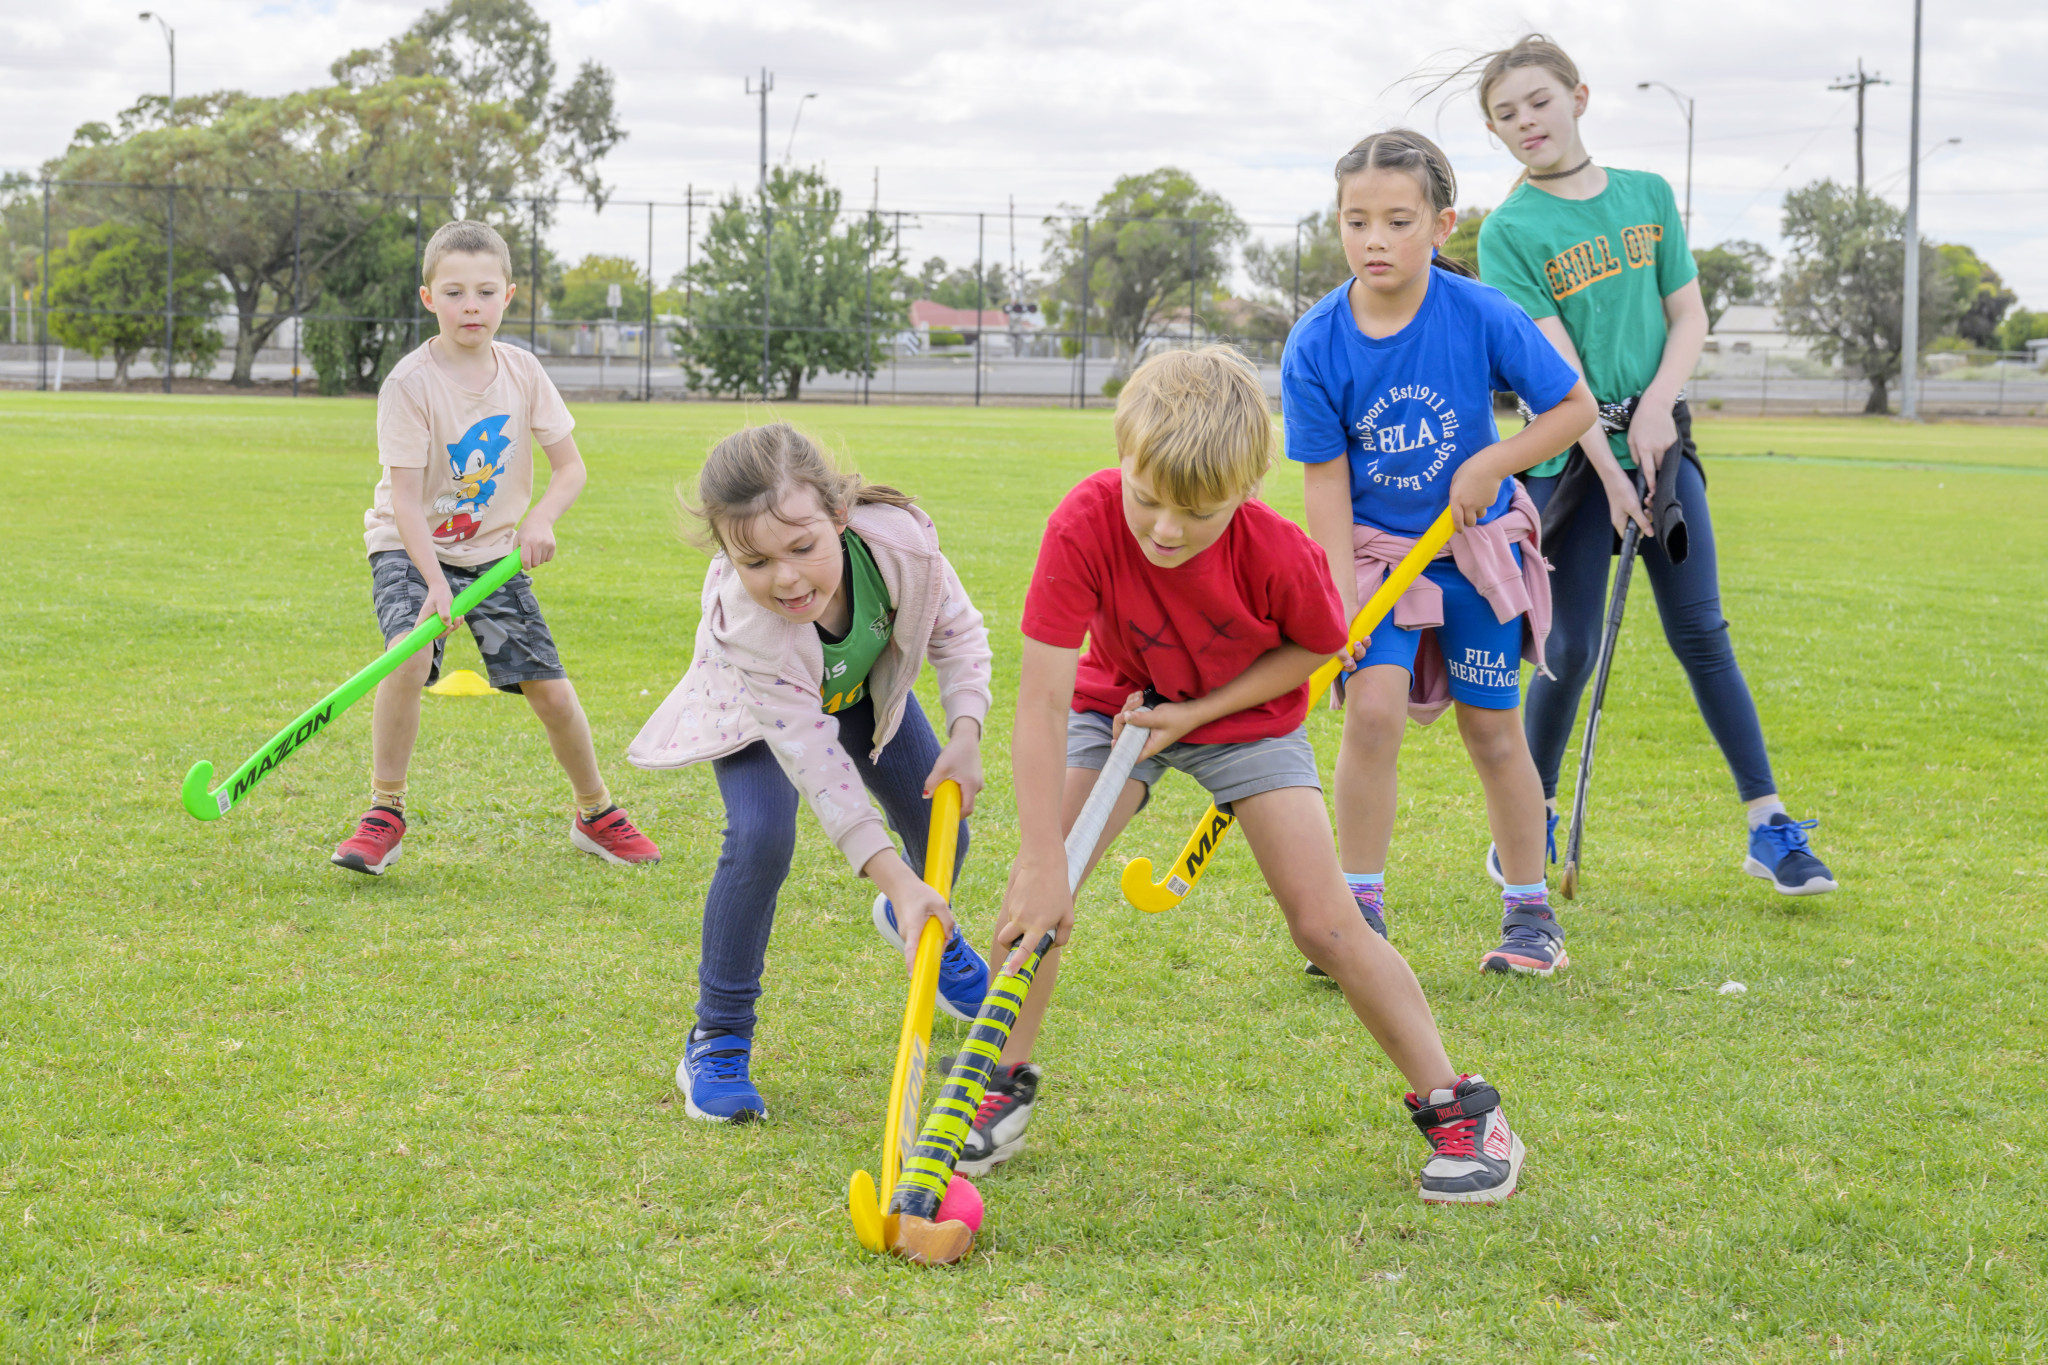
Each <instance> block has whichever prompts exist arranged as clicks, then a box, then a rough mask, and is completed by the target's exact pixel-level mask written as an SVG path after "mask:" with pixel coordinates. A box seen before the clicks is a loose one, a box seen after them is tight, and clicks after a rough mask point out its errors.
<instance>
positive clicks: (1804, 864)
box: [1742, 811, 1835, 896]
mask: <svg viewBox="0 0 2048 1365" xmlns="http://www.w3.org/2000/svg"><path fill="white" fill-rule="evenodd" d="M1819 823H1820V821H1818V820H1794V819H1793V818H1792V817H1791V816H1789V815H1787V814H1785V812H1783V811H1773V812H1772V813H1771V818H1770V822H1769V823H1768V824H1762V825H1758V826H1757V827H1756V828H1755V829H1753V830H1751V831H1750V832H1749V856H1748V857H1746V858H1744V859H1743V860H1742V870H1743V871H1744V872H1747V873H1748V874H1749V875H1750V876H1752V877H1762V878H1764V879H1765V880H1766V881H1768V882H1770V884H1771V885H1772V886H1774V887H1776V888H1777V889H1778V890H1779V892H1780V893H1782V894H1784V895H1787V896H1818V895H1820V894H1822V893H1823V892H1827V891H1832V890H1834V889H1835V877H1834V874H1833V873H1832V872H1829V871H1828V867H1827V864H1826V863H1824V862H1822V861H1821V860H1820V859H1818V858H1816V857H1814V856H1813V850H1812V849H1811V848H1810V847H1809V846H1808V845H1807V842H1806V831H1808V830H1810V829H1812V828H1813V827H1814V826H1816V825H1818V824H1819Z"/></svg>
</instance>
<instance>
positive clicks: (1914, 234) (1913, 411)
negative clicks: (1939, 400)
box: [1899, 0, 1921, 422]
mask: <svg viewBox="0 0 2048 1365" xmlns="http://www.w3.org/2000/svg"><path fill="white" fill-rule="evenodd" d="M1920 3H1921V0H1913V131H1912V135H1911V138H1910V145H1909V146H1908V147H1907V149H1906V165H1907V170H1906V243H1905V246H1906V298H1905V308H1904V310H1903V312H1904V316H1903V317H1902V318H1900V319H1899V331H1900V333H1901V335H1900V337H1899V351H1900V353H1901V355H1900V365H1899V368H1900V372H1901V375H1902V377H1903V383H1902V384H1901V386H1900V389H1899V416H1900V417H1901V418H1903V419H1904V420H1906V421H1908V422H1917V421H1919V420H1920Z"/></svg>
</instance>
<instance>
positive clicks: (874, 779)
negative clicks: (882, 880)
mask: <svg viewBox="0 0 2048 1365" xmlns="http://www.w3.org/2000/svg"><path fill="white" fill-rule="evenodd" d="M837 720H838V721H839V741H840V745H841V747H843V748H844V749H845V751H846V755H847V757H848V758H851V759H852V760H853V766H854V770H855V771H856V772H858V773H859V774H860V779H861V781H862V783H864V784H865V785H866V787H867V789H868V791H869V793H870V794H872V795H873V796H874V798H875V800H876V802H877V803H878V804H880V806H881V807H882V814H883V815H884V816H886V817H887V819H888V821H889V827H890V828H891V829H893V830H895V831H896V837H897V838H899V839H901V840H902V841H903V850H904V860H905V861H906V862H908V863H909V864H910V866H911V868H912V869H913V870H914V871H917V872H919V873H922V872H923V871H924V849H925V835H926V834H927V833H928V832H929V831H930V829H931V818H932V808H931V804H932V803H931V802H929V801H927V800H925V798H924V779H925V776H926V775H927V774H928V773H930V772H931V770H932V764H934V763H936V762H938V761H939V742H938V740H937V738H936V737H934V736H933V734H932V727H931V724H930V723H929V722H928V721H926V720H925V718H924V711H923V709H922V708H920V707H919V706H918V704H917V698H916V696H914V695H913V696H912V697H911V698H910V699H909V701H908V702H907V703H906V704H905V706H904V710H903V724H902V725H901V726H900V727H899V728H898V729H897V731H896V736H895V738H893V739H891V740H890V741H889V747H888V748H886V749H884V750H883V751H882V756H881V758H880V760H879V761H876V762H873V763H870V762H869V761H868V752H869V750H871V749H873V748H874V747H875V707H874V703H873V702H872V701H871V700H863V701H860V702H858V703H856V704H855V705H853V706H849V707H847V708H846V709H845V710H844V711H841V712H839V714H838V716H837ZM711 771H712V773H713V774H714V775H716V777H717V778H718V794H719V795H720V796H722V797H724V798H725V844H724V846H723V847H722V848H721V849H720V850H719V853H718V868H717V870H716V871H714V872H713V873H712V874H711V890H710V892H709V893H708V894H706V896H705V897H704V938H703V948H702V951H701V955H700V957H699V960H698V963H697V1024H698V1027H700V1028H706V1029H723V1030H725V1031H726V1032H728V1033H736V1034H738V1035H740V1036H741V1037H743V1038H752V1037H753V1036H754V1022H755V1014H754V1002H755V1001H757V1000H759V999H760V998H761V969H762V967H763V965H764V963H765V962H766V960H767V956H768V935H769V933H770V931H771V930H773V929H774V927H775V900H776V896H777V894H778V893H779V892H780V891H781V890H782V883H783V881H784V879H785V878H787V877H788V876H789V864H790V859H791V858H792V857H793V856H794V855H795V853H796V809H797V803H798V802H799V801H801V800H802V797H801V796H799V795H798V793H797V789H796V788H795V787H794V786H792V785H791V784H790V781H789V779H788V778H787V777H785V776H783V773H782V765H781V764H779V763H777V762H776V761H775V755H773V754H771V753H769V752H768V745H767V744H766V743H765V742H762V741H759V740H757V741H755V742H754V743H752V744H749V745H748V746H747V747H746V748H744V749H742V750H740V751H739V752H738V753H736V754H728V755H727V756H726V757H724V758H719V759H713V760H712V763H711ZM966 861H967V822H966V821H965V820H962V821H961V822H960V847H959V852H958V853H957V854H955V855H954V861H953V870H954V874H955V875H956V876H957V875H958V873H959V869H960V867H961V865H962V864H964V863H965V862H966ZM869 894H870V895H872V892H869Z"/></svg>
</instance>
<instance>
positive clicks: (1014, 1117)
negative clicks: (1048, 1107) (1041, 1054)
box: [953, 1062, 1042, 1175]
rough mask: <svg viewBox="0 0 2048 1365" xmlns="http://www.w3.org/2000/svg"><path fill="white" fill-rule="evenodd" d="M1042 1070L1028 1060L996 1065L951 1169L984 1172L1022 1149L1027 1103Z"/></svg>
mask: <svg viewBox="0 0 2048 1365" xmlns="http://www.w3.org/2000/svg"><path fill="white" fill-rule="evenodd" d="M1041 1074H1042V1073H1041V1072H1040V1071H1039V1069H1038V1068H1037V1067H1036V1066H1034V1065H1033V1064H1032V1063H1030V1062H1014V1063H1012V1064H1010V1065H1009V1066H998V1067H997V1068H996V1069H995V1074H994V1075H992V1076H990V1077H989V1081H988V1091H987V1093H986V1094H984V1095H983V1096H982V1097H981V1107H980V1108H979V1109H976V1110H975V1111H974V1123H973V1124H972V1126H971V1127H970V1128H969V1129H968V1133H967V1142H966V1145H964V1146H963V1147H962V1148H961V1149H960V1160H959V1161H957V1162H955V1163H954V1166H953V1169H954V1170H956V1171H961V1172H964V1173H965V1174H967V1175H986V1174H988V1173H989V1172H990V1171H992V1170H994V1169H995V1168H996V1167H998V1166H1000V1165H1002V1164H1003V1163H1004V1162H1005V1161H1008V1160H1009V1159H1010V1158H1011V1157H1013V1156H1015V1155H1017V1153H1019V1152H1021V1151H1023V1150H1024V1129H1025V1128H1026V1127H1027V1126H1029V1124H1030V1122H1031V1105H1032V1103H1033V1101H1035V1100H1036V1099H1037V1098H1038V1081H1039V1077H1040V1075H1041Z"/></svg>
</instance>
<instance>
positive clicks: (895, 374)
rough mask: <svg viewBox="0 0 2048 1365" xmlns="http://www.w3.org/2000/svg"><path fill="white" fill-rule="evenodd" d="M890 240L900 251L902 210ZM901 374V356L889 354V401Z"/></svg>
mask: <svg viewBox="0 0 2048 1365" xmlns="http://www.w3.org/2000/svg"><path fill="white" fill-rule="evenodd" d="M890 240H892V241H893V242H895V243H896V249H897V250H898V251H901V250H903V214H902V212H901V211H898V213H897V214H896V235H895V236H894V237H893V238H891V239H890ZM902 376H903V357H902V356H901V355H892V356H890V357H889V401H890V402H891V403H894V402H895V401H896V384H897V381H898V380H899V379H901V378H902Z"/></svg>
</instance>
